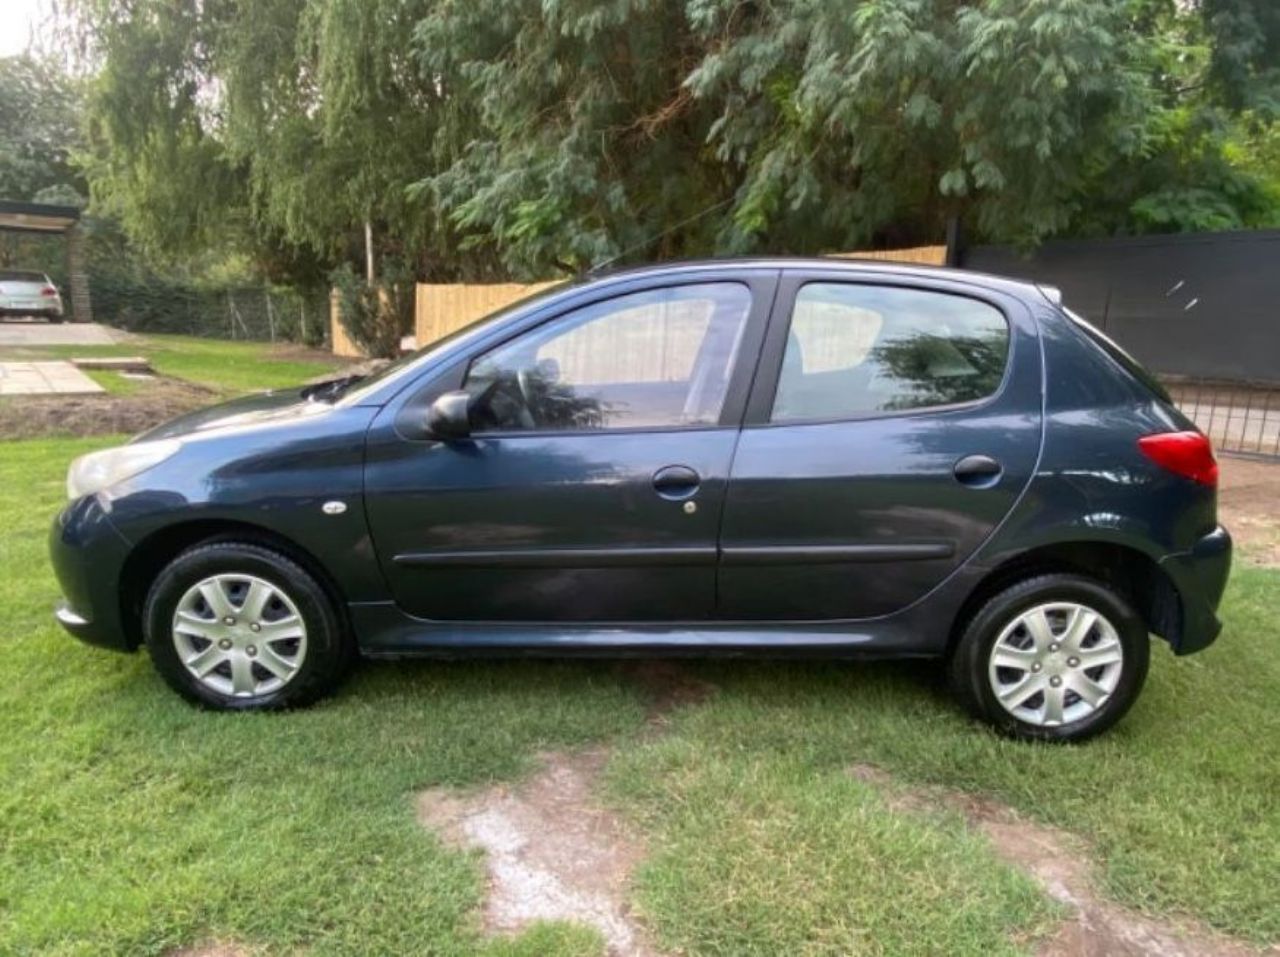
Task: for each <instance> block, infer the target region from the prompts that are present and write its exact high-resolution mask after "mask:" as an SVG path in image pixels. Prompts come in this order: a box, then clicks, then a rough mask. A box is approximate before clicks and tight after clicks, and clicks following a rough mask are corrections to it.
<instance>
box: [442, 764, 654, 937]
mask: <svg viewBox="0 0 1280 957" xmlns="http://www.w3.org/2000/svg"><path fill="white" fill-rule="evenodd" d="M540 760H541V764H542V767H541V770H539V771H538V773H537V774H535V775H533V776H532V777H531V778H529V779H528V780H526V781H524V782H523V783H521V784H519V785H517V786H515V787H510V786H506V785H500V786H497V787H493V788H490V789H488V790H485V791H479V792H472V793H462V792H457V791H454V790H451V789H446V788H434V789H432V790H429V791H425V792H423V793H421V794H420V795H419V796H418V820H419V821H420V822H421V823H422V824H423V825H424V826H426V827H430V828H433V829H436V830H438V831H439V832H440V833H441V834H443V835H444V837H445V839H446V840H447V841H449V842H450V843H452V844H454V845H456V846H459V847H467V848H478V849H480V850H483V851H484V853H485V864H486V868H487V871H488V876H489V892H488V894H487V895H486V900H485V905H484V914H483V919H484V929H485V931H486V932H488V933H491V934H510V933H515V932H518V931H520V930H522V929H524V928H525V927H527V926H529V925H530V924H532V923H533V922H535V921H540V920H543V921H547V920H564V921H576V922H578V923H582V924H587V925H589V926H591V927H594V928H595V929H596V930H597V931H599V932H600V934H601V936H602V937H603V938H604V940H605V943H606V945H607V947H608V952H609V953H610V954H611V955H613V957H649V955H652V954H654V953H655V951H654V950H653V948H652V946H651V945H650V944H649V942H648V940H647V937H646V934H645V931H644V929H643V928H642V927H641V926H640V924H639V923H638V922H637V921H636V920H635V918H634V917H633V915H632V914H631V912H630V909H629V907H628V905H627V889H628V885H629V881H630V876H631V871H632V869H633V868H634V867H635V865H636V864H637V863H638V862H639V861H640V860H641V858H642V857H643V850H642V848H641V846H640V844H639V843H638V842H637V841H636V840H635V839H634V838H633V837H632V836H631V835H630V834H629V833H628V831H627V829H626V827H625V826H624V825H623V823H622V821H621V820H620V819H619V818H618V817H617V816H616V815H614V814H612V813H610V812H608V811H606V810H605V809H603V808H602V807H600V806H599V805H598V804H597V803H596V802H595V799H594V796H593V795H594V793H595V789H596V784H597V782H598V780H599V778H600V774H601V772H602V770H603V769H604V765H605V763H606V761H607V760H608V752H607V751H605V750H603V749H595V750H590V751H583V752H579V753H572V754H568V753H560V752H556V753H550V754H544V755H541V756H540Z"/></svg>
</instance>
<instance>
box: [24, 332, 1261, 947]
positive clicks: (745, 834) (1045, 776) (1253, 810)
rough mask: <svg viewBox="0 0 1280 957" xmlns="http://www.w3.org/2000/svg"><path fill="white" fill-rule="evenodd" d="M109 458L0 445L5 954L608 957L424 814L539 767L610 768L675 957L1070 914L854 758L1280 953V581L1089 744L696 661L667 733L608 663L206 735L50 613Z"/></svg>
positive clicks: (749, 667) (393, 689) (229, 724)
mask: <svg viewBox="0 0 1280 957" xmlns="http://www.w3.org/2000/svg"><path fill="white" fill-rule="evenodd" d="M162 342H163V343H166V344H171V346H172V348H162V349H159V350H158V351H157V352H156V353H153V356H155V357H156V359H157V361H158V364H163V365H164V366H165V367H166V368H167V369H168V370H175V369H176V368H178V367H179V366H181V365H182V363H184V362H185V363H191V365H188V366H186V368H187V370H188V373H189V377H197V376H199V377H208V378H210V379H212V378H215V377H222V372H223V369H222V364H223V363H224V362H227V363H230V359H231V358H234V359H235V360H236V362H239V363H242V365H240V366H238V367H237V368H238V370H239V371H237V372H235V373H234V374H233V375H232V376H231V377H230V381H235V382H237V383H238V385H237V387H238V388H249V387H252V386H253V385H261V384H264V383H265V382H274V383H276V384H285V383H286V382H288V381H291V380H296V378H297V377H298V376H299V375H300V374H302V373H301V372H300V371H299V370H297V369H293V368H289V369H278V368H275V367H274V366H272V367H270V368H268V369H267V370H266V371H265V372H264V371H263V369H262V368H261V367H262V365H264V364H266V363H267V360H266V359H265V358H264V357H263V356H262V355H261V350H259V354H258V356H257V357H254V356H253V355H251V354H249V353H248V351H247V350H246V351H244V352H241V347H239V346H236V344H227V343H211V344H209V345H210V351H208V352H204V353H199V355H202V356H203V357H204V361H205V362H206V363H212V366H208V365H206V366H199V364H198V362H197V359H196V358H192V357H190V356H187V357H185V358H183V357H180V356H179V355H178V354H179V353H183V349H184V348H185V347H186V346H185V343H179V342H177V341H174V340H163V341H162ZM201 344H203V343H202V341H201ZM231 346H236V348H232V349H231V350H230V352H227V351H224V350H226V349H227V348H228V347H231ZM135 351H136V350H135ZM162 355H163V356H164V357H163V358H161V356H162ZM184 355H185V353H184ZM171 362H172V363H177V364H178V365H176V366H175V365H170V364H169V363H171ZM255 367H256V371H254V370H255ZM254 376H258V378H257V379H254V378H253V377H254ZM224 381H227V380H226V379H224ZM104 444H109V440H105V439H102V438H97V439H91V440H85V439H56V440H55V439H48V440H36V441H23V442H8V443H4V444H3V445H2V446H0V528H3V532H0V678H2V679H3V680H2V681H0V781H3V782H4V787H3V788H0V953H3V954H10V953H13V954H26V953H32V954H35V953H39V954H86V955H87V954H95V955H96V954H103V953H127V954H163V953H166V952H167V951H169V950H171V949H173V948H175V947H179V946H184V945H189V944H193V943H196V942H200V941H205V940H213V939H216V940H224V941H234V942H239V943H240V944H243V945H247V946H252V947H261V948H263V949H265V950H266V951H267V952H269V953H289V952H293V951H295V950H297V949H305V950H306V951H307V952H308V953H315V954H371V953H432V954H457V955H463V954H485V955H489V954H493V955H529V957H533V955H544V954H545V955H553V954H554V955H588V954H600V953H601V952H602V945H601V943H600V940H599V939H598V937H597V935H596V934H595V933H594V932H590V931H587V930H584V929H583V928H581V927H577V926H573V925H566V924H557V925H542V926H538V927H535V928H534V929H532V930H530V931H528V932H526V933H524V934H522V935H520V936H519V937H516V938H513V939H504V940H499V941H493V940H489V939H486V938H484V937H483V936H482V935H481V933H480V931H479V929H478V928H479V922H478V917H477V914H478V910H477V908H478V906H479V904H480V901H481V900H482V895H483V891H484V877H483V871H482V868H481V865H480V862H479V860H478V859H477V858H476V857H475V856H474V855H470V854H467V853H464V852H460V851H457V850H455V849H452V848H450V847H447V846H445V845H444V844H442V843H441V842H440V841H439V840H438V839H437V838H436V837H435V836H434V835H432V834H430V833H429V832H427V831H425V830H424V829H422V828H421V827H420V826H419V825H418V824H417V823H416V821H415V818H414V809H413V795H414V793H415V792H416V791H418V790H420V789H422V788H426V787H432V786H439V785H456V786H471V785H483V784H488V783H492V782H497V781H514V780H516V779H518V778H519V776H520V775H521V774H523V773H525V772H526V771H527V770H528V769H530V768H531V767H533V766H534V764H535V762H536V756H537V754H538V753H539V752H540V751H544V750H547V749H553V748H574V747H577V746H582V745H586V744H589V743H598V742H605V743H608V744H610V745H611V746H612V748H613V758H612V761H611V765H610V768H609V771H608V774H607V782H606V783H607V800H609V801H610V802H612V803H613V804H614V805H615V806H616V807H617V808H618V810H619V811H621V812H622V813H623V814H624V815H626V816H628V817H629V818H631V819H632V820H633V821H634V822H635V823H636V826H637V828H638V829H639V832H640V833H641V834H642V835H643V836H644V837H645V838H646V839H647V842H648V846H649V850H650V856H649V859H648V862H647V863H646V864H645V865H644V866H643V867H642V869H641V871H640V872H639V874H638V875H637V878H636V888H635V901H636V909H637V911H638V913H640V914H641V915H642V916H643V918H644V919H645V920H646V922H647V923H648V924H649V925H650V927H651V928H652V929H653V931H654V934H655V936H656V938H657V939H658V941H659V942H660V943H661V944H662V945H663V946H665V947H667V948H669V949H670V950H673V951H674V950H681V951H683V952H686V953H688V954H715V955H739V954H762V955H763V954H783V953H786V954H849V953H857V954H898V953H906V954H942V953H946V954H975V955H976V954H984V955H985V954H1003V953H1016V952H1023V951H1026V950H1028V949H1030V948H1031V946H1032V944H1031V941H1032V939H1033V936H1034V935H1035V934H1036V933H1038V932H1040V931H1043V930H1044V929H1045V928H1046V927H1047V926H1049V923H1050V922H1051V920H1052V918H1053V916H1054V909H1053V907H1052V906H1051V905H1050V904H1049V903H1048V901H1047V900H1046V899H1045V898H1044V897H1043V896H1042V895H1041V894H1040V892H1039V891H1038V890H1036V889H1035V888H1034V887H1033V885H1032V884H1031V883H1030V882H1029V881H1028V880H1026V879H1025V878H1024V877H1022V876H1021V875H1020V874H1018V873H1016V872H1014V871H1013V870H1011V869H1010V868H1009V867H1007V866H1006V865H1004V864H1002V863H1001V862H1000V861H998V860H997V859H996V858H995V856H994V854H993V852H992V851H991V850H990V849H989V848H988V847H987V845H986V844H985V842H984V841H983V840H982V839H981V838H980V837H978V836H976V835H975V834H974V833H972V832H971V831H969V830H968V829H967V828H966V826H965V824H964V822H963V821H962V820H961V819H960V818H959V817H957V816H956V815H954V814H950V813H939V814H937V815H925V814H920V813H913V812H910V811H907V810H904V809H902V808H901V807H900V806H898V805H895V804H892V803H891V802H890V801H888V800H886V796H885V795H884V794H883V793H881V791H880V790H878V789H877V788H876V787H875V786H873V785H871V784H867V783H864V782H863V781H861V780H858V779H855V778H854V777H852V776H850V775H849V774H848V769H849V767H850V766H851V765H854V764H856V763H860V762H871V763H875V764H877V765H879V766H881V767H882V768H885V769H886V770H888V771H890V772H891V773H892V774H893V775H894V776H895V777H896V778H897V779H898V780H899V781H900V782H902V784H903V785H904V786H911V785H913V784H917V783H919V784H946V785H950V786H955V787H960V788H966V789H971V790H974V791H980V792H984V793H987V794H990V795H993V796H995V797H998V798H999V799H1001V800H1004V801H1006V802H1008V803H1010V804H1012V805H1014V806H1016V807H1018V808H1020V809H1022V810H1024V811H1025V812H1027V813H1028V814H1030V815H1033V816H1034V817H1036V818H1038V819H1041V820H1044V821H1046V822H1050V823H1053V824H1056V825H1059V826H1061V827H1065V828H1068V829H1070V830H1072V831H1074V832H1076V833H1078V834H1080V835H1082V836H1084V837H1086V838H1088V839H1089V840H1090V841H1091V842H1092V844H1093V846H1094V847H1095V848H1096V851H1097V855H1098V857H1099V859H1100V862H1101V866H1102V871H1101V874H1102V878H1103V880H1104V882H1105V889H1106V890H1107V891H1108V892H1109V893H1110V894H1111V895H1112V896H1113V897H1115V898H1116V899H1118V900H1121V901H1123V902H1126V903H1128V904H1131V905H1137V906H1140V907H1143V908H1147V909H1149V910H1152V911H1156V912H1177V913H1182V914H1187V915H1193V916H1197V917H1200V918H1203V919H1205V920H1208V921H1210V922H1212V923H1213V924H1214V925H1216V926H1218V927H1220V928H1222V929H1224V930H1226V931H1230V932H1233V933H1236V934H1238V935H1241V936H1243V937H1247V938H1249V939H1251V940H1254V941H1257V942H1268V941H1275V940H1277V939H1280V908H1278V907H1277V906H1276V903H1275V900H1276V894H1275V888H1276V887H1277V886H1280V709H1277V708H1276V706H1275V704H1276V702H1277V700H1280V647H1278V646H1277V628H1276V625H1275V622H1276V620H1277V617H1278V616H1280V573H1277V572H1273V571H1266V570H1260V569H1242V570H1240V571H1238V572H1237V573H1236V575H1235V576H1234V578H1233V581H1232V584H1231V587H1230V590H1229V593H1228V598H1227V603H1226V607H1225V618H1226V622H1227V627H1226V631H1225V633H1224V635H1223V637H1222V638H1221V640H1220V641H1219V643H1218V644H1217V645H1215V646H1214V647H1213V648H1211V649H1209V650H1208V651H1207V652H1205V653H1204V654H1201V655H1198V656H1194V657H1191V658H1187V659H1180V660H1175V659H1173V657H1172V656H1171V655H1169V654H1168V653H1167V650H1166V649H1165V648H1164V646H1163V645H1160V644H1158V645H1157V647H1156V649H1155V652H1156V653H1155V655H1154V661H1153V667H1152V673H1151V677H1150V680H1149V682H1148V685H1147V689H1146V691H1145V693H1144V695H1143V697H1142V699H1141V700H1140V701H1139V703H1138V705H1137V707H1136V708H1135V709H1134V711H1133V712H1132V713H1131V715H1130V716H1129V717H1128V718H1127V719H1126V720H1125V721H1124V722H1123V723H1122V724H1121V725H1120V726H1119V727H1118V728H1116V729H1115V730H1114V731H1112V732H1111V733H1109V734H1108V735H1106V736H1105V737H1103V738H1101V739H1098V740H1096V741H1094V742H1092V743H1090V744H1088V745H1085V746H1079V747H1050V746H1035V745H1028V744H1018V743H1013V742H1009V741H1005V740H1002V739H999V738H997V737H995V736H993V735H992V734H990V733H988V732H987V731H986V730H985V729H984V728H982V727H980V726H978V725H975V724H974V723H972V722H970V721H968V720H966V719H965V718H963V717H962V716H961V715H960V714H959V713H958V712H957V710H956V708H955V707H954V706H953V705H952V704H951V702H950V701H949V700H948V699H947V698H946V697H945V696H944V695H943V694H942V693H941V692H939V691H938V690H937V688H936V685H935V682H934V681H933V680H932V678H931V675H930V674H929V672H928V671H927V670H924V671H922V670H921V669H920V667H918V666H917V667H905V666H901V665H882V666H871V665H862V666H854V665H847V664H832V663H813V664H786V665H782V664H767V663H703V664H693V665H690V666H689V668H690V669H691V670H692V671H693V672H694V673H695V674H696V675H698V676H699V677H701V678H704V679H705V680H707V681H710V682H712V683H713V684H714V685H716V686H717V689H718V690H717V691H716V693H715V694H713V695H712V696H711V697H710V698H709V699H708V700H707V701H705V702H703V703H700V704H697V705H691V706H688V707H686V708H684V709H683V710H680V711H678V712H676V713H675V714H674V715H672V716H671V719H670V722H669V725H668V726H667V727H666V729H665V730H664V733H662V734H661V735H654V734H653V733H652V730H651V729H648V728H647V726H646V724H645V717H644V704H645V696H644V694H643V692H642V690H641V689H640V688H638V687H637V686H636V685H635V684H633V680H632V679H630V678H628V677H627V674H628V672H626V671H625V670H623V669H620V668H618V667H616V666H615V665H613V664H611V663H608V662H599V663H579V664H566V663H545V662H543V663H539V662H513V663H497V662H491V661H483V662H476V663H466V664H459V663H453V664H446V663H420V664H418V663H413V664H409V663H402V664H376V665H373V664H370V665H365V666H364V667H362V668H361V669H359V671H358V673H357V675H356V676H355V679H354V680H353V681H352V682H351V683H350V684H349V685H347V686H346V687H345V688H344V689H343V691H342V692H341V693H340V694H339V695H338V696H337V697H336V698H334V699H332V700H330V701H327V702H325V703H323V704H322V705H320V706H318V707H316V708H313V709H310V710H308V711H303V712H297V713H290V714H282V715H265V716H264V715H216V714H211V713H206V712H201V711H197V710H195V709H193V708H191V707H189V706H187V705H186V704H184V703H182V702H181V701H180V700H179V699H178V698H177V697H176V696H174V695H173V694H172V693H171V692H169V691H168V690H167V689H166V688H165V686H164V685H163V684H162V683H161V681H160V680H159V678H157V677H156V676H155V675H154V674H153V673H152V671H151V667H150V664H149V662H148V660H147V659H146V657H145V655H133V656H126V655H118V654H113V653H110V652H106V651H99V650H95V649H91V648H88V647H85V646H81V645H80V644H78V643H76V642H75V641H74V640H72V639H71V638H69V637H67V636H65V635H64V634H63V633H62V632H61V631H60V629H58V628H57V627H56V626H55V625H54V624H53V622H52V620H51V618H50V608H51V606H52V604H53V602H54V600H55V599H56V597H57V589H56V585H55V583H54V581H53V579H52V576H51V573H50V571H49V569H48V567H47V563H46V558H45V535H46V531H47V528H48V523H49V521H50V520H51V519H52V517H53V515H54V513H55V512H56V511H57V509H58V508H59V507H60V503H61V500H62V498H63V491H62V482H63V475H64V472H65V467H66V464H67V462H68V461H69V460H70V459H71V458H72V457H73V456H74V455H76V454H79V453H80V452H83V451H85V450H87V449H90V448H95V447H99V446H102V445H104Z"/></svg>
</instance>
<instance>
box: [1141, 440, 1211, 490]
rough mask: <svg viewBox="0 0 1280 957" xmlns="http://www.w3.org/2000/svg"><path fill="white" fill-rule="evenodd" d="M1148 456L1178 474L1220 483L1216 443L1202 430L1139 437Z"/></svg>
mask: <svg viewBox="0 0 1280 957" xmlns="http://www.w3.org/2000/svg"><path fill="white" fill-rule="evenodd" d="M1138 448H1140V449H1142V452H1143V454H1144V455H1146V457H1147V458H1149V459H1151V461H1153V462H1155V463H1156V464H1157V465H1159V466H1161V467H1162V468H1166V469H1168V470H1169V471H1170V472H1173V473H1174V474H1175V475H1181V476H1182V477H1183V478H1188V479H1191V481H1193V482H1199V483H1200V484H1201V485H1207V486H1208V487H1209V488H1217V486H1218V461H1217V459H1215V458H1214V457H1213V446H1212V445H1211V444H1210V443H1209V439H1208V438H1207V437H1206V436H1204V435H1201V434H1200V433H1199V432H1157V433H1156V434H1154V435H1144V436H1143V437H1142V438H1140V439H1138Z"/></svg>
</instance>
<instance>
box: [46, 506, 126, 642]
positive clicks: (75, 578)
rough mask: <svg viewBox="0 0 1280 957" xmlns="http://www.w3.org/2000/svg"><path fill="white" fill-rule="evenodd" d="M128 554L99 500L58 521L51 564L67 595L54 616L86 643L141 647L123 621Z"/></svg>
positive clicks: (74, 508)
mask: <svg viewBox="0 0 1280 957" xmlns="http://www.w3.org/2000/svg"><path fill="white" fill-rule="evenodd" d="M128 554H129V543H128V542H127V541H126V540H125V539H124V538H123V536H121V535H120V533H119V532H118V531H116V528H115V526H114V525H112V524H111V520H110V518H109V517H108V516H107V514H106V512H105V511H103V509H102V506H101V505H100V503H99V502H98V500H97V498H96V497H95V496H88V497H87V498H82V499H80V500H78V501H76V502H72V503H71V504H70V505H69V506H67V508H65V509H63V511H62V513H61V514H60V515H58V517H57V518H55V519H54V521H53V528H52V529H50V531H49V559H50V561H51V562H52V563H53V573H54V575H55V576H56V577H57V579H58V584H59V585H61V586H62V594H63V595H64V596H65V597H64V598H63V599H62V601H61V602H59V603H58V606H57V608H56V609H55V610H54V617H55V618H56V619H57V621H58V623H59V624H60V625H62V627H63V628H65V629H66V630H67V631H69V632H70V633H71V634H72V635H74V636H75V637H77V638H79V639H80V640H81V641H84V642H87V643H88V644H91V645H99V646H101V647H104V648H113V649H115V650H117V651H132V650H133V649H134V648H135V647H136V646H137V640H136V636H131V635H129V634H127V633H126V629H125V627H124V622H123V620H122V617H121V602H120V573H121V570H122V569H123V567H124V563H125V559H126V558H127V557H128Z"/></svg>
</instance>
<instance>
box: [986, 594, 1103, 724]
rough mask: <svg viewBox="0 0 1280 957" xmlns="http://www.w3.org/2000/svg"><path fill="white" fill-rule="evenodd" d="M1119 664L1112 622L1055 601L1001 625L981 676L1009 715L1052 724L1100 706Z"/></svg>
mask: <svg viewBox="0 0 1280 957" xmlns="http://www.w3.org/2000/svg"><path fill="white" fill-rule="evenodd" d="M1123 668H1124V649H1123V648H1122V647H1121V645H1120V636H1119V635H1118V634H1116V629H1115V626H1114V625H1112V624H1111V622H1109V621H1107V619H1106V618H1104V617H1103V616H1102V615H1101V614H1100V613H1098V612H1097V611H1094V610H1093V609H1092V608H1089V607H1088V606H1086V605H1079V604H1076V603H1075V602H1069V601H1057V602H1048V603H1046V604H1043V605H1036V606H1035V607H1034V608H1029V609H1027V610H1026V611H1024V612H1023V613H1022V614H1021V615H1019V616H1018V617H1017V618H1015V619H1014V620H1013V621H1012V622H1010V623H1009V624H1008V625H1006V626H1005V629H1004V630H1003V631H1002V632H1000V637H999V638H997V639H996V643H995V644H994V645H993V646H992V648H991V659H990V661H989V662H988V665H987V676H988V679H989V680H990V682H991V690H992V691H994V692H995V695H996V699H997V700H998V701H999V702H1000V704H1001V705H1002V706H1003V707H1004V709H1005V710H1006V711H1008V712H1009V713H1010V714H1011V715H1013V716H1014V717H1015V718H1017V719H1018V720H1019V721H1025V722H1026V723H1027V724H1034V725H1040V726H1042V727H1055V726H1057V725H1063V724H1070V723H1072V722H1073V721H1079V720H1080V719H1081V718H1085V717H1088V716H1089V715H1090V714H1092V713H1093V712H1094V711H1096V710H1097V709H1098V708H1100V707H1102V706H1103V704H1105V703H1106V701H1107V699H1108V698H1110V697H1111V694H1112V692H1114V691H1115V690H1116V685H1117V684H1118V683H1119V681H1120V673H1121V671H1122V670H1123Z"/></svg>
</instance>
